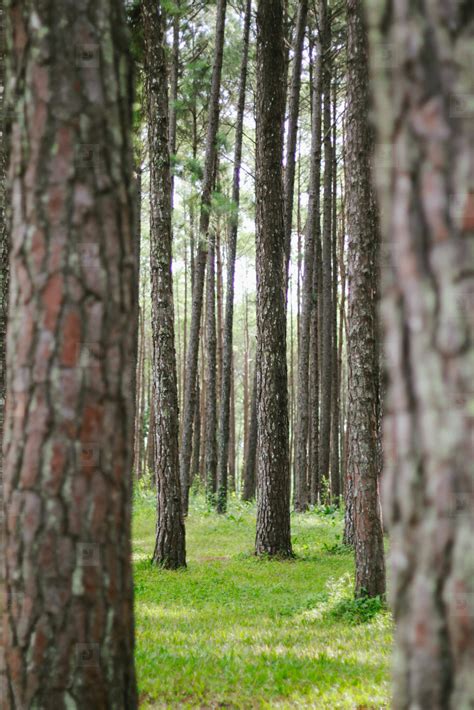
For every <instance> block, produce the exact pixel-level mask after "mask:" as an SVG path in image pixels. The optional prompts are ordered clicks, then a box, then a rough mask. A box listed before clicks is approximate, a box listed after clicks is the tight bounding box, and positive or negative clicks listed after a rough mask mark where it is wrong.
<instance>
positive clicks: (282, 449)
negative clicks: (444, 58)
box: [255, 0, 292, 556]
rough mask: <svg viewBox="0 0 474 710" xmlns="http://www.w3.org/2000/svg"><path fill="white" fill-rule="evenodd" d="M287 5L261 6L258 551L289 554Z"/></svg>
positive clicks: (277, 0)
mask: <svg viewBox="0 0 474 710" xmlns="http://www.w3.org/2000/svg"><path fill="white" fill-rule="evenodd" d="M284 73H285V58H284V32H283V8H282V3H281V0H273V2H272V3H271V4H269V3H267V2H266V1H265V0H259V3H258V11H257V112H256V126H257V130H256V133H257V160H256V197H257V209H256V212H257V219H256V223H257V348H258V356H257V367H258V385H257V391H258V400H257V412H258V450H259V456H258V463H257V465H258V474H257V486H258V495H257V501H258V506H257V535H256V542H255V551H256V554H258V555H262V554H266V555H271V556H275V555H277V556H289V555H291V554H292V550H291V538H290V472H289V461H288V376H287V363H286V297H285V290H286V289H285V286H286V284H285V222H284V209H283V180H282V148H283V146H282V132H281V126H282V122H283V118H284V111H285V91H284V89H285V87H284V84H283V80H284Z"/></svg>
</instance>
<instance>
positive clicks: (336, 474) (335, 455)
mask: <svg viewBox="0 0 474 710" xmlns="http://www.w3.org/2000/svg"><path fill="white" fill-rule="evenodd" d="M337 87H338V76H337V72H335V73H334V76H333V96H332V171H331V172H332V175H331V177H332V198H331V203H332V204H331V206H332V218H331V223H332V230H331V236H332V242H331V263H332V394H331V408H332V411H331V500H332V501H333V503H334V504H335V505H339V499H340V496H341V477H340V470H339V468H340V467H339V418H340V414H341V413H340V384H339V380H340V372H339V358H338V330H337V316H338V302H337V296H338V268H337V261H338V259H337V237H338V229H337V227H338V224H337V212H338V210H337V150H336V147H337Z"/></svg>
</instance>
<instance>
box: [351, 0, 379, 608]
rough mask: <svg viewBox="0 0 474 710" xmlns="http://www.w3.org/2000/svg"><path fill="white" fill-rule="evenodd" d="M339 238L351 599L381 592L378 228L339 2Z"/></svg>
mask: <svg viewBox="0 0 474 710" xmlns="http://www.w3.org/2000/svg"><path fill="white" fill-rule="evenodd" d="M346 9H347V29H348V34H347V55H348V63H347V76H348V82H347V89H348V94H347V116H346V121H347V124H346V125H347V142H346V166H347V198H346V204H347V231H348V235H349V246H348V250H349V252H348V271H349V273H348V276H349V352H348V355H349V409H350V412H351V429H350V438H349V453H348V465H349V469H350V471H351V473H350V475H351V477H352V485H353V497H354V511H353V512H354V548H355V559H356V583H355V594H356V596H363V595H364V594H367V595H368V596H376V595H382V594H384V593H385V563H384V551H383V534H382V526H381V521H380V515H379V500H378V487H377V479H378V475H377V430H378V425H377V391H378V348H377V335H378V328H377V310H376V308H377V304H376V294H377V289H376V282H377V279H378V264H377V261H376V257H377V254H378V253H379V249H378V243H379V240H380V236H379V222H378V215H377V207H376V204H375V195H374V192H373V189H372V183H371V158H372V150H373V132H372V130H371V128H370V125H369V94H368V85H369V82H368V79H369V66H368V49H367V38H366V31H365V28H364V25H363V20H362V14H361V11H360V6H359V4H358V3H357V2H355V0H347V3H346Z"/></svg>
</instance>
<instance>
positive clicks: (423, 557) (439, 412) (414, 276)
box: [371, 0, 474, 710]
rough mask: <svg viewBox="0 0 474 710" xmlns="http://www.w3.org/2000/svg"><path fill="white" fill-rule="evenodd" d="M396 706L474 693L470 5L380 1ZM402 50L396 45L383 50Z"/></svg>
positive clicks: (375, 47)
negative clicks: (386, 52)
mask: <svg viewBox="0 0 474 710" xmlns="http://www.w3.org/2000/svg"><path fill="white" fill-rule="evenodd" d="M371 22H372V25H371V26H372V27H373V28H374V29H373V43H372V44H371V50H372V52H373V57H374V68H375V69H376V76H377V81H376V97H377V109H378V110H377V123H378V133H379V135H378V141H379V144H380V152H379V157H378V159H377V166H378V169H379V184H380V197H381V215H382V221H383V228H384V235H385V238H386V239H387V245H386V246H387V248H386V250H383V251H384V261H383V263H384V265H385V268H384V279H383V282H384V283H383V287H382V291H383V301H382V314H383V321H384V327H385V356H386V361H387V368H388V394H387V401H386V405H385V406H384V449H385V470H384V504H385V511H386V516H385V522H386V523H387V524H388V526H389V529H390V534H391V552H390V557H391V595H392V604H393V609H394V615H395V620H396V632H395V638H396V664H395V692H394V700H393V707H394V708H396V709H397V710H398V709H401V708H410V707H411V708H414V707H422V708H428V707H429V708H469V707H472V706H473V705H474V683H473V673H472V667H473V659H474V555H473V554H472V540H473V535H474V517H473V510H474V468H473V460H474V451H473V444H474V435H473V417H472V403H473V378H472V372H473V366H474V323H473V318H472V313H473V293H474V279H473V268H472V267H473V262H474V121H473V115H474V113H473V96H474V75H473V72H472V67H473V64H474V41H473V39H474V6H473V5H472V3H466V2H462V1H461V0H455V1H453V2H450V3H446V2H444V1H443V0H433V1H432V2H429V3H406V2H402V1H401V0H395V1H394V2H390V3H389V2H381V3H373V8H372V16H371ZM387 47H392V48H395V55H394V56H392V57H390V56H389V57H387V56H385V57H382V56H380V51H381V49H383V48H387Z"/></svg>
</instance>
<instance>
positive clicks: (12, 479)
mask: <svg viewBox="0 0 474 710" xmlns="http://www.w3.org/2000/svg"><path fill="white" fill-rule="evenodd" d="M8 17H9V22H10V23H11V24H10V27H9V32H8V35H9V46H12V43H13V38H15V42H14V44H15V51H14V52H13V51H12V52H9V54H8V57H9V69H10V71H9V81H8V86H9V90H10V91H11V92H12V93H11V102H12V105H15V107H16V109H17V112H16V114H15V116H16V117H15V118H14V120H13V126H12V133H11V136H12V140H11V154H10V168H9V173H10V175H12V176H13V184H12V203H11V204H12V231H11V245H12V258H11V269H12V271H11V277H12V278H11V287H10V289H11V290H10V318H9V325H8V346H7V411H6V420H5V437H4V443H5V448H4V451H5V466H4V470H5V482H4V493H5V508H6V510H7V511H8V518H7V525H6V555H5V557H6V560H7V564H6V584H7V591H8V605H7V609H6V615H5V617H4V627H3V631H4V634H5V635H4V638H3V639H2V647H3V648H4V649H5V664H6V688H5V689H4V690H5V694H4V695H3V696H2V705H3V706H6V707H15V708H20V707H21V708H25V707H43V708H46V707H49V708H52V707H54V708H62V707H68V706H72V705H75V706H77V707H91V708H92V707H94V708H103V707H127V708H131V709H133V708H136V707H137V692H136V682H135V671H134V619H133V590H132V569H131V545H130V524H131V469H132V456H133V445H132V443H133V417H134V398H133V386H132V383H133V373H134V368H135V363H136V313H137V311H136V308H137V304H136V293H137V291H136V275H137V274H136V271H137V265H136V246H135V244H134V228H135V218H134V211H135V205H136V200H135V195H134V180H133V158H132V150H131V132H132V125H131V123H132V112H131V107H132V92H131V88H132V74H131V71H130V60H129V54H128V52H129V50H128V47H129V37H128V33H127V32H126V22H125V15H124V7H123V3H122V2H121V0H96V2H94V3H93V4H91V3H89V2H85V0H75V2H74V3H59V4H58V3H56V2H52V1H51V0H42V1H41V2H39V1H38V0H30V1H29V2H18V1H17V0H13V1H12V2H10V3H9V12H8ZM18 37H22V38H23V39H22V41H21V42H18V41H17V38H18ZM26 116H29V117H31V119H29V120H24V117H26ZM26 146H28V150H25V147H26Z"/></svg>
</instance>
